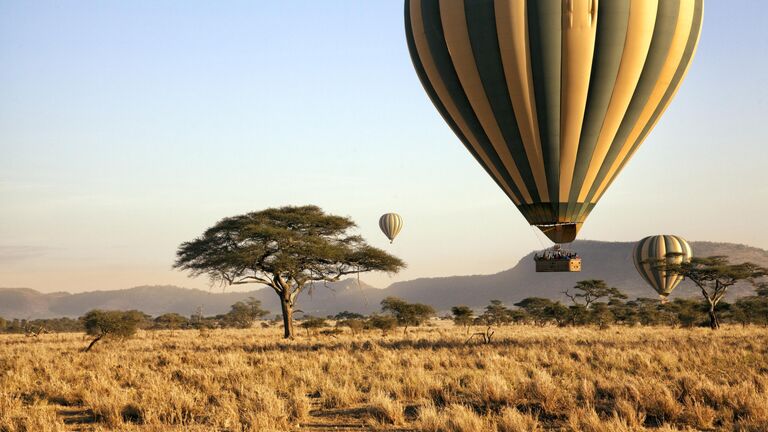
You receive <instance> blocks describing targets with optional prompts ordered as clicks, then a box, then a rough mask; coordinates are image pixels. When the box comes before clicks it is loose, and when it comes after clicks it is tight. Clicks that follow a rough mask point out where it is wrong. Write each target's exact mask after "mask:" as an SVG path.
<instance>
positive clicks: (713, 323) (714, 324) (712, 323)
mask: <svg viewBox="0 0 768 432" xmlns="http://www.w3.org/2000/svg"><path fill="white" fill-rule="evenodd" d="M715 306H716V305H715V303H710V304H709V327H710V328H711V329H712V330H717V329H719V328H720V322H719V321H718V320H717V315H715Z"/></svg>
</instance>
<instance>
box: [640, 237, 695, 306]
mask: <svg viewBox="0 0 768 432" xmlns="http://www.w3.org/2000/svg"><path fill="white" fill-rule="evenodd" d="M692 256H693V250H692V249H691V246H690V245H689V244H688V242H687V241H685V239H683V238H682V237H679V236H673V235H657V236H650V237H646V238H644V239H642V240H640V241H639V242H637V244H636V245H635V249H634V251H633V253H632V258H633V259H634V261H635V268H636V269H637V271H638V273H640V276H642V277H643V279H645V281H646V282H648V284H649V285H651V287H652V288H653V289H654V290H656V292H657V293H659V297H661V299H662V301H664V302H666V301H667V296H668V295H669V294H670V293H671V292H672V290H673V289H675V287H676V286H677V284H679V283H680V281H682V280H683V277H682V276H680V275H677V274H674V273H668V272H666V271H664V270H663V269H661V268H659V264H663V263H666V264H680V263H682V262H687V261H690V260H691V257H692Z"/></svg>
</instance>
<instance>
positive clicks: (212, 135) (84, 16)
mask: <svg viewBox="0 0 768 432" xmlns="http://www.w3.org/2000/svg"><path fill="white" fill-rule="evenodd" d="M766 22H768V8H766V7H765V3H764V1H763V0H739V1H725V0H708V1H707V2H706V10H705V16H704V27H703V33H702V37H701V42H700V45H699V48H698V53H697V55H696V58H695V59H694V61H693V65H692V67H691V69H690V71H689V74H688V77H687V78H686V80H685V81H684V83H683V85H682V87H681V89H680V91H679V93H678V95H677V97H676V99H675V100H674V101H673V102H672V104H671V106H670V107H669V109H668V110H667V112H666V114H665V115H664V117H663V118H662V119H661V121H660V122H659V124H658V126H657V127H656V128H655V130H654V131H653V132H652V133H651V134H650V136H649V138H648V139H647V140H646V142H645V144H644V145H643V147H642V148H641V149H640V150H639V151H638V153H637V154H636V155H635V156H634V158H633V159H632V161H631V163H629V164H628V165H627V167H626V168H625V169H624V170H623V172H622V174H621V175H620V176H619V178H618V180H617V181H615V182H614V184H613V185H612V186H611V188H610V189H609V190H608V192H607V193H606V194H605V195H604V196H603V198H602V200H601V201H600V203H599V204H598V205H597V207H596V208H595V210H594V211H593V212H592V214H591V215H590V218H589V219H588V220H587V222H586V223H585V225H584V227H583V229H582V231H581V233H580V236H579V237H580V238H582V239H594V240H606V241H636V240H638V239H640V238H643V237H645V236H647V235H652V234H661V233H668V234H677V235H681V236H683V237H685V238H687V239H688V240H708V241H724V242H735V243H743V244H749V245H752V246H756V247H761V248H766V249H768V228H766V224H765V221H764V220H763V216H765V215H766V214H768V199H766V198H768V181H766V178H767V177H768V171H766V163H768V133H767V132H766V127H765V124H766V114H768V83H766V80H765V77H766V69H768V68H767V66H768V55H766V54H768V27H766V26H765V23H766ZM300 204H316V205H319V206H321V207H322V208H324V209H325V210H326V211H327V212H330V213H334V214H341V215H345V216H350V217H351V218H353V219H354V220H355V221H356V222H357V224H358V226H359V228H358V232H359V233H360V234H361V235H363V236H364V237H365V238H366V239H367V240H368V241H369V242H370V243H371V244H373V245H375V246H378V247H381V248H384V249H386V250H387V251H390V252H391V253H393V254H395V255H397V256H399V257H401V258H403V259H404V260H405V261H406V262H407V263H408V268H407V269H406V270H404V271H402V272H400V273H399V274H397V275H387V274H368V275H364V276H363V279H364V280H365V281H367V282H369V283H371V284H373V285H375V286H379V287H386V286H387V285H389V284H391V283H393V282H395V281H399V280H408V279H413V278H417V277H433V276H448V275H458V274H486V273H495V272H498V271H501V270H504V269H507V268H510V267H512V266H514V265H515V264H516V263H517V262H518V261H519V260H520V259H521V258H522V257H523V256H524V255H525V254H527V253H529V252H530V251H532V250H534V249H543V248H544V247H547V246H549V245H550V243H548V241H546V239H545V237H544V236H543V235H541V234H540V233H537V232H536V230H535V229H534V228H532V227H530V226H529V225H528V224H527V223H526V221H525V220H524V219H523V217H522V216H521V215H520V214H519V212H518V211H517V209H516V208H515V207H514V205H513V204H512V203H511V202H510V201H509V200H508V199H507V198H506V196H505V195H504V194H503V193H502V192H501V190H500V189H499V188H498V187H497V186H496V185H495V184H494V183H493V181H492V180H491V179H490V178H489V177H488V176H487V175H486V173H485V172H484V171H483V169H481V167H480V166H479V165H478V164H477V163H476V162H475V160H474V159H473V158H472V157H471V156H470V154H469V153H468V152H467V151H466V149H465V148H464V147H463V146H462V145H461V144H460V142H459V140H458V139H457V138H456V137H455V136H454V135H453V133H452V132H451V131H450V129H449V128H448V127H447V126H446V124H445V123H444V122H443V120H442V119H441V117H440V116H439V115H438V113H437V111H436V110H435V109H434V107H433V106H432V104H431V102H430V101H429V99H428V98H427V96H426V94H425V93H424V91H423V90H422V88H421V84H420V83H419V81H418V78H417V76H416V73H415V72H414V70H413V67H412V65H411V61H410V57H409V55H408V50H407V47H406V43H405V33H404V28H403V5H402V2H401V1H399V0H379V1H364V2H362V1H356V0H346V1H340V0H333V1H332V0H327V1H322V2H318V1H314V0H304V1H291V2H283V1H281V2H251V1H242V2H238V1H226V2H195V1H163V2H156V1H131V2H122V1H104V2H85V1H67V2H61V1H34V0H31V1H7V0H0V287H29V288H33V289H37V290H39V291H42V292H53V291H70V292H79V291H91V290H105V289H121V288H129V287H133V286H138V285H161V284H175V285H179V286H184V287H196V288H208V281H207V280H206V279H204V278H200V279H190V278H188V277H187V275H186V274H184V273H182V272H179V271H176V270H173V269H172V268H171V266H172V263H173V260H174V257H175V251H176V248H177V247H178V245H179V244H180V243H182V242H184V241H187V240H191V239H193V238H195V237H196V236H198V235H200V234H201V233H202V232H203V231H204V230H205V229H206V228H207V227H209V226H212V225H213V224H215V223H216V222H217V221H218V220H219V219H221V218H223V217H226V216H232V215H236V214H241V213H245V212H248V211H254V210H260V209H264V208H267V207H273V206H281V205H300ZM390 211H395V212H398V213H399V214H401V215H402V216H403V219H404V222H405V227H404V229H403V231H402V232H401V233H400V236H399V237H398V238H397V240H396V241H395V243H394V244H392V245H390V244H389V243H388V241H387V240H386V239H385V238H384V236H383V234H381V232H380V231H379V228H378V217H379V216H380V215H381V214H382V213H386V212H390Z"/></svg>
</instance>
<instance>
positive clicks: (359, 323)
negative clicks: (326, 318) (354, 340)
mask: <svg viewBox="0 0 768 432" xmlns="http://www.w3.org/2000/svg"><path fill="white" fill-rule="evenodd" d="M336 327H349V330H350V331H351V332H352V335H354V336H357V335H358V334H360V332H361V331H362V330H363V329H364V328H365V321H363V320H362V319H360V318H347V319H345V320H342V321H338V322H337V323H336Z"/></svg>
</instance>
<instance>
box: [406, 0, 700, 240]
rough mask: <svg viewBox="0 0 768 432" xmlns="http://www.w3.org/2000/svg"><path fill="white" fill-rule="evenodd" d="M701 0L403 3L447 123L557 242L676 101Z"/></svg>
mask: <svg viewBox="0 0 768 432" xmlns="http://www.w3.org/2000/svg"><path fill="white" fill-rule="evenodd" d="M702 13H703V0H495V1H494V0H406V1H405V29H406V36H407V40H408V48H409V50H410V53H411V58H412V60H413V64H414V67H415V69H416V72H417V74H418V76H419V78H420V80H421V83H422V84H423V85H424V89H425V90H426V92H427V94H428V95H429V97H430V98H431V99H432V102H433V103H434V105H435V107H436V108H437V110H438V111H439V112H440V114H441V115H442V116H443V118H444V119H445V121H446V122H447V123H448V125H449V126H450V127H451V129H453V131H454V132H455V133H456V135H457V136H458V137H459V139H460V140H461V141H462V142H463V143H464V145H465V146H466V147H467V149H468V150H469V151H470V153H472V155H473V156H474V157H475V159H477V161H478V162H479V163H480V164H481V165H482V166H483V168H485V170H486V171H487V172H488V174H489V175H490V176H491V177H492V178H493V179H494V180H495V181H496V183H497V184H498V185H499V187H501V189H503V190H504V192H505V193H506V195H507V196H508V197H509V198H510V199H511V200H512V202H514V203H515V205H516V206H517V208H518V209H519V210H520V212H521V213H522V214H523V216H525V218H526V220H528V222H529V223H530V224H531V225H535V226H537V227H539V228H540V229H541V230H542V231H543V232H544V233H545V234H546V235H547V236H548V237H549V238H550V239H551V240H552V241H553V242H555V243H568V242H571V241H573V240H574V238H575V237H576V234H577V233H578V231H579V229H580V228H581V225H582V224H583V223H584V220H585V219H586V217H587V216H588V215H589V213H590V211H592V209H593V208H594V206H595V204H596V203H597V201H598V200H599V199H600V197H601V196H602V195H603V193H605V190H606V189H607V188H608V186H610V184H611V183H612V182H613V180H614V179H615V178H616V175H617V174H618V173H619V172H620V171H621V169H622V168H623V167H624V165H625V164H626V163H627V161H628V160H629V159H630V157H632V155H633V154H634V153H635V151H637V149H638V147H639V146H640V144H641V143H642V142H643V140H644V139H645V138H646V136H647V135H648V133H649V132H650V131H651V129H653V127H654V126H655V125H656V122H657V121H658V120H659V118H660V117H661V115H662V113H663V112H664V110H665V109H666V108H667V106H668V105H669V103H670V101H671V100H672V98H673V96H674V95H675V92H676V91H677V89H678V88H679V86H680V83H681V82H682V80H683V77H684V76H685V74H686V72H687V70H688V66H689V65H690V63H691V59H692V58H693V54H694V51H695V50H696V44H697V42H698V40H699V32H700V30H701V23H702Z"/></svg>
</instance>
